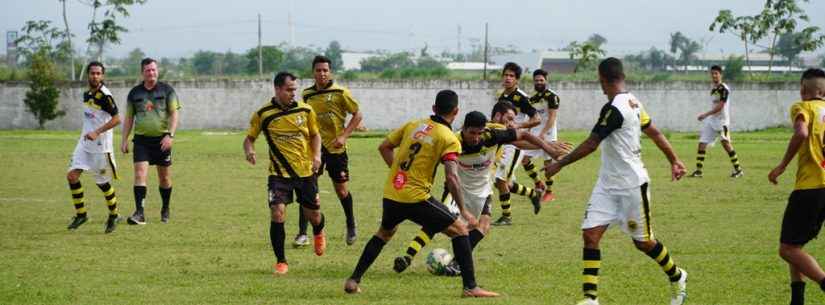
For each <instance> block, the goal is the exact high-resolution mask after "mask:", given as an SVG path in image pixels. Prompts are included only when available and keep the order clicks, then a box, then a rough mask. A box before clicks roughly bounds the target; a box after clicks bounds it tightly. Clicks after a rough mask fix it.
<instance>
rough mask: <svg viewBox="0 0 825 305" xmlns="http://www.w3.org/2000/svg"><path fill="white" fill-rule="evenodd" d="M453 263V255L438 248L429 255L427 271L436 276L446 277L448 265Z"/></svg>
mask: <svg viewBox="0 0 825 305" xmlns="http://www.w3.org/2000/svg"><path fill="white" fill-rule="evenodd" d="M452 261H453V255H452V254H450V252H449V251H447V250H445V249H442V248H436V249H433V251H430V254H428V255H427V271H430V273H432V274H434V275H444V273H445V270H446V269H447V265H449V264H450V263H451V262H452Z"/></svg>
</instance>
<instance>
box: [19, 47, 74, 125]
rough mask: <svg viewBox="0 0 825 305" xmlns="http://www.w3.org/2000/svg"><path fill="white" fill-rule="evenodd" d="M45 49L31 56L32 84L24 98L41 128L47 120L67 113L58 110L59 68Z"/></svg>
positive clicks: (30, 75)
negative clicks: (55, 83)
mask: <svg viewBox="0 0 825 305" xmlns="http://www.w3.org/2000/svg"><path fill="white" fill-rule="evenodd" d="M43 50H44V49H42V50H41V51H39V52H37V53H35V54H34V55H32V57H31V71H30V72H29V80H30V81H31V84H29V91H27V92H26V98H25V99H24V100H23V103H25V104H26V108H27V109H28V110H29V112H31V113H32V114H33V115H34V117H35V118H36V119H37V123H38V126H39V127H40V129H43V125H44V124H46V122H48V121H51V120H54V119H56V118H58V117H61V116H63V115H65V114H66V113H65V112H63V111H61V110H57V104H58V97H60V91H58V90H57V87H55V85H54V82H55V80H57V70H56V69H55V67H54V62H52V60H51V59H50V58H49V55H48V53H46V52H45V51H43Z"/></svg>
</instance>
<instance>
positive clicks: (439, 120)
mask: <svg viewBox="0 0 825 305" xmlns="http://www.w3.org/2000/svg"><path fill="white" fill-rule="evenodd" d="M430 120H433V122H436V123H441V124H444V126H447V128H449V129H450V130H453V126H450V123H448V122H447V120H445V119H444V118H442V117H441V116H439V115H431V116H430Z"/></svg>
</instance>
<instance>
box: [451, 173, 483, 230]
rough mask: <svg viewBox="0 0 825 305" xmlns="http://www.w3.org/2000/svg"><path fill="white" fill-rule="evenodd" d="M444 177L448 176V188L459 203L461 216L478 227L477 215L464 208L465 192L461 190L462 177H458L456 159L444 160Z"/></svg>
mask: <svg viewBox="0 0 825 305" xmlns="http://www.w3.org/2000/svg"><path fill="white" fill-rule="evenodd" d="M444 177H445V178H446V183H445V184H446V185H447V190H448V191H449V192H450V195H451V196H453V201H455V203H456V205H458V210H459V211H460V212H461V216H462V217H464V219H465V220H467V224H468V225H469V226H470V227H476V226H477V225H478V221H477V220H476V218H475V216H474V215H473V214H472V213H470V212H469V211H467V210H466V209H464V194H463V193H462V192H461V179H460V178H458V162H457V161H456V160H454V159H448V160H444Z"/></svg>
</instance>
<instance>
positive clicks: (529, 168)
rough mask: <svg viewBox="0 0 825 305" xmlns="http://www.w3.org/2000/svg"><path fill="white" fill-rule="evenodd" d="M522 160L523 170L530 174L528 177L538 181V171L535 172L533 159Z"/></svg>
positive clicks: (535, 181)
mask: <svg viewBox="0 0 825 305" xmlns="http://www.w3.org/2000/svg"><path fill="white" fill-rule="evenodd" d="M524 162H525V163H523V164H522V166H523V167H524V171H525V172H527V176H530V179H533V182H534V183H538V182H539V173H538V172H536V165H535V164H533V160H531V159H526V160H525V161H524Z"/></svg>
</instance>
